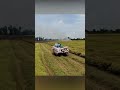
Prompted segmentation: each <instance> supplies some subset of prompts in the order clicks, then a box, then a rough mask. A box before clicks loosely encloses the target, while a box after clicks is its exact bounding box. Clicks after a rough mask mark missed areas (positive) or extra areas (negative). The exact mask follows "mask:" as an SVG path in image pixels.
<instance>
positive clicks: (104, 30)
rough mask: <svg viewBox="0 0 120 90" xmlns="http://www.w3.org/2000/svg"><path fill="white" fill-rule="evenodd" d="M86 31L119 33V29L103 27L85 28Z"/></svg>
mask: <svg viewBox="0 0 120 90" xmlns="http://www.w3.org/2000/svg"><path fill="white" fill-rule="evenodd" d="M85 32H86V33H120V29H115V30H112V29H105V28H101V29H99V30H98V29H93V30H91V31H90V30H85Z"/></svg>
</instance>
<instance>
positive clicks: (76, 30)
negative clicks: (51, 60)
mask: <svg viewBox="0 0 120 90" xmlns="http://www.w3.org/2000/svg"><path fill="white" fill-rule="evenodd" d="M35 32H36V33H35V35H36V36H42V37H45V38H61V39H62V38H66V37H72V38H83V37H85V16H83V15H81V14H57V15H56V14H47V15H46V14H37V15H35Z"/></svg>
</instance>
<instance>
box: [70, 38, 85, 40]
mask: <svg viewBox="0 0 120 90" xmlns="http://www.w3.org/2000/svg"><path fill="white" fill-rule="evenodd" d="M70 40H85V38H73V39H70Z"/></svg>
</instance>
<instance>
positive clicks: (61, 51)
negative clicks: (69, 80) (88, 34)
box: [52, 46, 69, 55]
mask: <svg viewBox="0 0 120 90" xmlns="http://www.w3.org/2000/svg"><path fill="white" fill-rule="evenodd" d="M52 50H53V53H54V54H55V55H58V54H65V55H68V54H69V49H68V47H67V46H65V47H56V46H53V47H52Z"/></svg>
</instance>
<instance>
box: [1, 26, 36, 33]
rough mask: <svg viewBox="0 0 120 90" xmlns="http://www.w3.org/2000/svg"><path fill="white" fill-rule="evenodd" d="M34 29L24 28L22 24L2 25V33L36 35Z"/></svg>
mask: <svg viewBox="0 0 120 90" xmlns="http://www.w3.org/2000/svg"><path fill="white" fill-rule="evenodd" d="M34 34H35V32H34V30H31V29H30V30H29V29H24V28H22V27H21V26H19V27H16V26H12V25H10V26H3V27H0V35H34Z"/></svg>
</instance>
